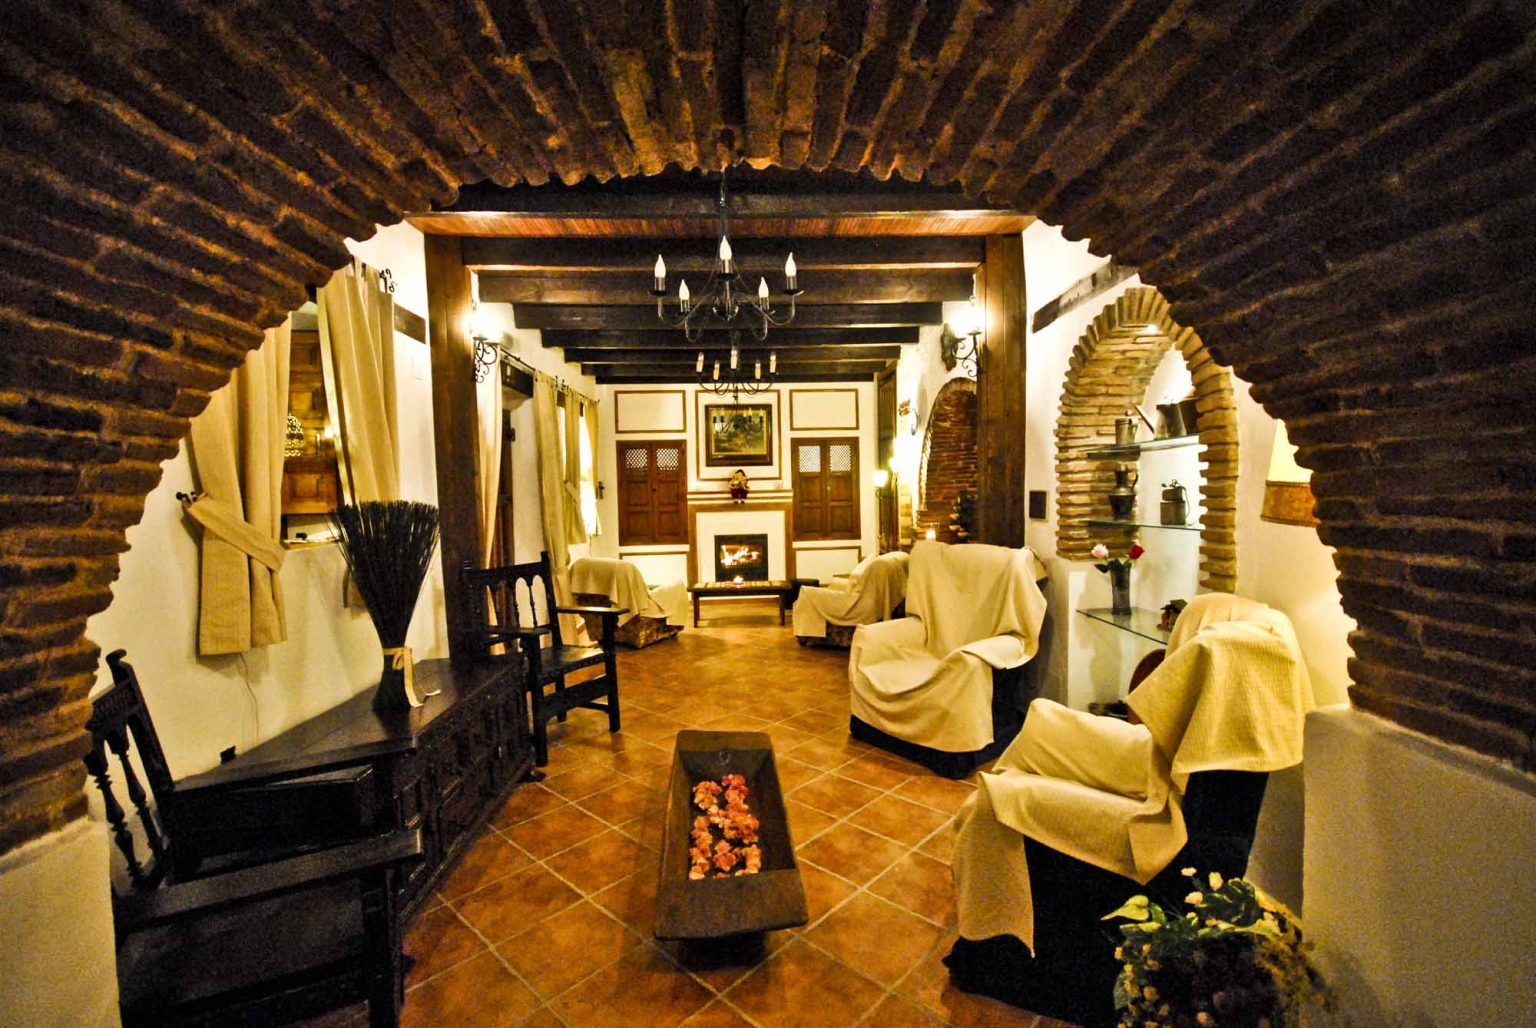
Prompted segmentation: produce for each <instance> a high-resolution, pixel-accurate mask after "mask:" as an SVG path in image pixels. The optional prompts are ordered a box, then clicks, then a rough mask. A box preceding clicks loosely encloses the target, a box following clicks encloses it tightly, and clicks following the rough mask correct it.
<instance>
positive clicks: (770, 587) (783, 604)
mask: <svg viewBox="0 0 1536 1028" xmlns="http://www.w3.org/2000/svg"><path fill="white" fill-rule="evenodd" d="M792 589H794V585H793V583H790V582H786V581H783V580H782V579H775V580H773V581H767V582H695V583H693V584H692V585H690V586H689V587H688V592H689V593H690V594H691V595H692V596H693V627H694V628H698V627H699V598H700V597H702V596H777V597H778V598H779V624H781V625H782V624H783V623H784V611H785V610H787V609H788V607H789V594H790V591H791V590H792Z"/></svg>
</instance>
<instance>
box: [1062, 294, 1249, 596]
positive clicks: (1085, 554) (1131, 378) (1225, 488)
mask: <svg viewBox="0 0 1536 1028" xmlns="http://www.w3.org/2000/svg"><path fill="white" fill-rule="evenodd" d="M1170 346H1176V347H1178V349H1179V352H1180V354H1182V356H1183V358H1184V364H1185V366H1186V367H1187V368H1189V371H1190V375H1191V377H1192V378H1193V380H1194V389H1195V400H1196V406H1197V409H1198V410H1199V411H1200V421H1199V423H1198V425H1197V426H1196V427H1197V428H1198V429H1199V432H1200V442H1201V443H1203V444H1204V445H1205V449H1204V451H1203V452H1202V454H1201V457H1202V464H1201V471H1200V479H1201V481H1200V502H1201V503H1202V504H1204V505H1205V515H1204V516H1203V517H1202V519H1201V525H1202V526H1203V527H1202V531H1201V533H1200V585H1201V586H1202V587H1204V588H1206V589H1213V590H1217V591H1220V592H1232V591H1233V590H1235V589H1236V588H1237V534H1236V533H1237V402H1236V400H1235V399H1234V398H1233V396H1232V378H1231V376H1230V375H1228V374H1227V369H1226V368H1223V367H1222V366H1221V365H1219V364H1217V363H1216V362H1215V361H1214V360H1212V359H1211V355H1210V353H1209V351H1207V350H1206V348H1205V344H1204V343H1202V342H1201V341H1200V337H1199V336H1198V335H1196V334H1195V332H1194V330H1193V329H1191V328H1187V327H1184V326H1181V325H1179V324H1178V323H1176V322H1175V321H1174V320H1173V318H1172V317H1170V316H1169V313H1168V301H1167V300H1165V299H1163V297H1162V296H1160V295H1159V294H1158V292H1157V290H1156V289H1151V288H1148V287H1146V286H1140V287H1137V288H1135V289H1127V290H1126V291H1125V292H1124V293H1123V294H1122V295H1121V296H1120V297H1119V298H1118V299H1116V300H1115V302H1114V303H1112V304H1109V305H1108V306H1107V307H1105V308H1104V309H1103V310H1102V311H1100V312H1099V314H1098V316H1097V317H1095V318H1094V319H1093V323H1092V324H1091V325H1089V326H1088V330H1087V331H1086V332H1084V333H1083V335H1082V336H1081V337H1080V338H1079V339H1078V341H1077V345H1076V346H1074V347H1073V348H1072V357H1071V360H1070V361H1069V362H1068V364H1067V380H1066V384H1065V385H1064V386H1063V387H1062V393H1061V414H1060V416H1059V417H1058V418H1057V419H1056V552H1057V553H1058V554H1059V555H1060V556H1062V557H1065V558H1066V559H1068V560H1091V559H1092V555H1091V553H1090V551H1091V550H1092V549H1093V544H1094V543H1095V542H1098V541H1102V542H1103V543H1104V544H1105V545H1107V546H1108V547H1109V548H1110V550H1112V551H1114V552H1120V551H1121V550H1124V549H1125V548H1127V547H1129V546H1130V544H1131V542H1132V541H1133V540H1134V539H1135V538H1136V530H1135V529H1134V528H1102V527H1098V526H1095V527H1092V528H1090V527H1089V525H1088V521H1089V519H1090V518H1092V519H1102V518H1108V517H1110V516H1111V511H1110V509H1109V490H1110V489H1111V488H1112V487H1113V486H1114V484H1115V465H1117V464H1121V463H1125V464H1131V465H1135V464H1136V463H1137V462H1136V461H1134V460H1130V459H1128V458H1126V457H1122V456H1114V457H1108V458H1105V457H1102V456H1096V455H1089V454H1085V453H1084V452H1083V448H1084V447H1085V446H1097V445H1103V444H1105V443H1112V442H1114V441H1115V419H1116V418H1117V417H1120V416H1122V415H1124V413H1125V412H1126V411H1127V410H1129V409H1130V407H1131V405H1132V404H1140V403H1142V401H1143V399H1144V397H1145V394H1146V391H1147V385H1148V384H1149V383H1150V382H1151V381H1152V375H1153V373H1154V372H1156V371H1157V366H1158V364H1160V363H1161V362H1162V359H1163V354H1165V353H1167V352H1168V348H1169V347H1170Z"/></svg>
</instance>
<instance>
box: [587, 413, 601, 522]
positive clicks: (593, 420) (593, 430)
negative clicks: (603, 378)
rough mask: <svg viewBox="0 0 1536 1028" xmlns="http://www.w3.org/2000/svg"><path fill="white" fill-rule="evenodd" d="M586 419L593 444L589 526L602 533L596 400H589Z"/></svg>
mask: <svg viewBox="0 0 1536 1028" xmlns="http://www.w3.org/2000/svg"><path fill="white" fill-rule="evenodd" d="M585 420H586V425H587V443H588V444H589V445H590V446H591V450H590V453H591V454H592V466H591V468H590V475H591V482H590V483H589V484H588V489H590V490H591V495H590V496H588V498H587V503H588V504H589V505H590V506H591V508H592V524H591V525H590V526H589V528H590V529H591V533H590V534H592V535H601V534H602V532H603V526H602V522H600V521H599V520H598V514H597V402H596V401H595V400H588V401H587V413H586V417H585Z"/></svg>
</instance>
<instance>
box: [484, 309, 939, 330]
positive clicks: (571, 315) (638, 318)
mask: <svg viewBox="0 0 1536 1028" xmlns="http://www.w3.org/2000/svg"><path fill="white" fill-rule="evenodd" d="M512 316H513V319H514V320H515V322H516V323H517V327H518V328H537V329H546V328H556V329H615V328H619V329H632V330H633V329H638V330H641V331H655V330H662V331H666V330H667V326H666V325H664V324H662V323H661V321H659V320H658V319H657V317H656V308H655V307H640V306H634V307H628V306H625V307H617V306H580V305H571V304H538V303H523V304H517V305H515V306H514V307H513V308H512ZM943 320H944V305H943V304H941V303H937V302H934V303H848V304H836V303H827V304H811V305H806V306H804V307H801V308H800V311H799V314H798V315H797V316H796V318H795V321H796V323H797V324H799V325H800V326H801V327H802V328H888V327H896V326H905V325H937V324H940V323H942V322H943ZM671 331H676V329H672V330H671Z"/></svg>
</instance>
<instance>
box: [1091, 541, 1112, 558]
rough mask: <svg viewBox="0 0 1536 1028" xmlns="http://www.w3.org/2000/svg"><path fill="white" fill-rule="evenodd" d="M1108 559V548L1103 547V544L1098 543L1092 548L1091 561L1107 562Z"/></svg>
mask: <svg viewBox="0 0 1536 1028" xmlns="http://www.w3.org/2000/svg"><path fill="white" fill-rule="evenodd" d="M1108 558H1109V547H1108V546H1105V545H1104V544H1103V543H1099V544H1098V545H1097V546H1095V547H1094V548H1093V559H1094V560H1107V559H1108Z"/></svg>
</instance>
